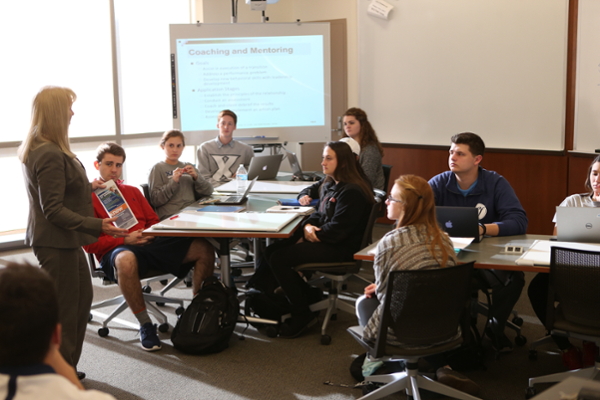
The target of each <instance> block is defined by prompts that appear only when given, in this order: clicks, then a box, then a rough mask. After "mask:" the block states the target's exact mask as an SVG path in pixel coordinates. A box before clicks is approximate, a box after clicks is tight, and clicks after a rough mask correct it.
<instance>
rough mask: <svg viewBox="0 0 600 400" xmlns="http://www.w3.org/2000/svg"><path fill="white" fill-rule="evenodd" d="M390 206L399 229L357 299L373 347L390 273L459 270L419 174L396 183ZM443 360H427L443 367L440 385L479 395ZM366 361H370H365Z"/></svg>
mask: <svg viewBox="0 0 600 400" xmlns="http://www.w3.org/2000/svg"><path fill="white" fill-rule="evenodd" d="M386 205H387V217H388V218H389V219H391V220H395V221H397V223H396V229H394V230H392V231H390V232H388V233H387V234H385V236H384V237H383V238H382V239H381V240H380V241H379V243H378V244H377V252H376V255H375V264H374V265H373V271H374V274H375V283H372V284H370V285H368V286H367V287H366V288H365V293H364V295H363V296H361V297H359V298H358V299H357V300H356V315H357V317H358V322H359V324H360V325H361V326H363V327H364V331H363V338H364V339H365V340H367V341H372V342H375V341H376V340H377V332H378V329H379V325H380V320H381V313H382V312H383V304H384V302H385V292H386V290H387V283H388V277H389V275H390V272H392V271H398V270H414V269H424V268H428V269H429V268H445V267H451V266H454V265H456V254H455V253H454V246H453V245H452V241H451V240H450V238H449V237H448V235H446V234H445V233H444V232H442V230H441V229H440V228H439V226H438V224H437V220H436V217H435V202H434V197H433V191H432V190H431V187H430V186H429V184H428V183H427V181H426V180H425V179H423V178H421V177H419V176H415V175H402V176H400V177H399V178H398V179H396V181H395V182H394V186H393V187H392V191H391V194H390V195H389V196H388V198H387V200H386ZM457 328H458V327H457ZM458 335H460V331H459V330H458V329H457V336H458ZM388 341H389V342H390V344H392V345H394V344H396V345H398V342H397V341H396V339H395V337H394V336H393V335H391V334H388ZM438 358H439V359H440V360H442V358H440V357H428V358H427V359H428V361H429V362H430V363H431V364H437V365H436V367H440V368H438V369H437V378H438V380H439V381H440V382H441V383H444V384H447V385H449V386H452V387H455V388H456V389H459V390H463V391H465V392H468V393H471V394H477V392H478V391H479V386H477V384H475V383H474V382H473V381H471V380H469V379H468V378H466V377H465V376H463V375H460V374H458V373H457V372H455V371H452V369H450V368H449V367H448V366H445V367H442V366H443V365H444V364H445V363H444V362H439V361H438ZM365 362H366V363H369V362H370V361H368V359H366V360H365ZM364 370H365V369H364V368H363V371H364Z"/></svg>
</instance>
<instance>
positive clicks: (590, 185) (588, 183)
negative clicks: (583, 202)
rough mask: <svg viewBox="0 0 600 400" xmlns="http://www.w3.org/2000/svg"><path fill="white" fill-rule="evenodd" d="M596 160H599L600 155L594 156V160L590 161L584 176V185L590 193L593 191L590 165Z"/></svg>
mask: <svg viewBox="0 0 600 400" xmlns="http://www.w3.org/2000/svg"><path fill="white" fill-rule="evenodd" d="M597 162H600V156H596V158H594V161H592V163H591V164H590V167H589V168H588V173H587V176H586V177H585V187H586V189H587V190H589V191H590V192H592V193H593V192H594V189H593V188H592V182H590V174H591V173H592V167H593V166H594V164H596V163H597Z"/></svg>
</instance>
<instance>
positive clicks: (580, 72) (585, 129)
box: [573, 0, 600, 152]
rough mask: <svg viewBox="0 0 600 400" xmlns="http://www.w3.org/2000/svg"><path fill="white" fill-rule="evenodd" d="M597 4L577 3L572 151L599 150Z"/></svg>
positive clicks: (599, 11)
mask: <svg viewBox="0 0 600 400" xmlns="http://www.w3.org/2000/svg"><path fill="white" fill-rule="evenodd" d="M598 27H600V1H598V0H579V13H578V28H577V74H576V86H575V87H576V89H575V133H574V143H573V150H577V151H582V152H593V151H594V149H598V148H600V34H599V32H598Z"/></svg>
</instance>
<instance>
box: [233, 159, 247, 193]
mask: <svg viewBox="0 0 600 400" xmlns="http://www.w3.org/2000/svg"><path fill="white" fill-rule="evenodd" d="M235 179H236V181H237V194H244V192H245V191H246V186H248V171H246V168H244V164H240V167H239V168H238V170H237V172H236V173H235Z"/></svg>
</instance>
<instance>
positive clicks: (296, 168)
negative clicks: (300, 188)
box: [284, 149, 325, 181]
mask: <svg viewBox="0 0 600 400" xmlns="http://www.w3.org/2000/svg"><path fill="white" fill-rule="evenodd" d="M284 150H285V149H284ZM285 153H286V157H287V159H288V161H289V162H290V167H292V174H293V175H294V178H296V179H298V180H301V181H318V180H320V179H321V178H323V177H324V176H325V175H324V174H322V173H313V172H310V173H305V172H302V168H300V163H299V162H298V157H296V153H292V152H291V151H288V150H285Z"/></svg>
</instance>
